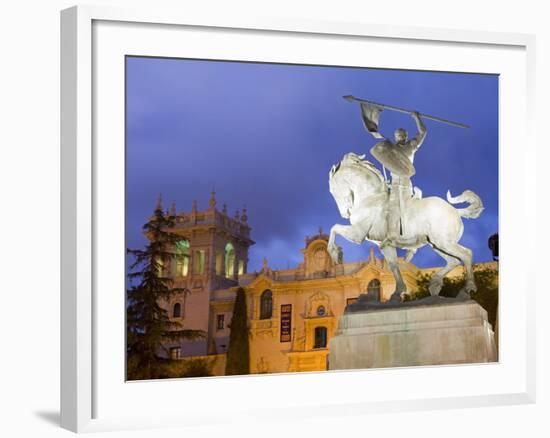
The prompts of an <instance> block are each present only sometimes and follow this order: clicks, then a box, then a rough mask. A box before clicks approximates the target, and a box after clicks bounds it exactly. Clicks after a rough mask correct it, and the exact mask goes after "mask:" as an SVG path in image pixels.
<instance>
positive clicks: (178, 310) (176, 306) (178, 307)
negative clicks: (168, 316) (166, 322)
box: [172, 303, 181, 318]
mask: <svg viewBox="0 0 550 438" xmlns="http://www.w3.org/2000/svg"><path fill="white" fill-rule="evenodd" d="M172 316H173V317H174V318H181V304H180V303H176V304H174V308H173V309H172Z"/></svg>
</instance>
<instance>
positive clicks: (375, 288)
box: [367, 278, 380, 301]
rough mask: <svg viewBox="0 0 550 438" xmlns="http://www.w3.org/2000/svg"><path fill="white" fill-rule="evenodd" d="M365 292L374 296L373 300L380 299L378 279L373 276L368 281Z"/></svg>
mask: <svg viewBox="0 0 550 438" xmlns="http://www.w3.org/2000/svg"><path fill="white" fill-rule="evenodd" d="M367 294H368V295H370V296H371V297H374V299H375V300H377V301H380V280H378V279H376V278H375V279H374V280H371V281H370V282H369V285H368V286H367Z"/></svg>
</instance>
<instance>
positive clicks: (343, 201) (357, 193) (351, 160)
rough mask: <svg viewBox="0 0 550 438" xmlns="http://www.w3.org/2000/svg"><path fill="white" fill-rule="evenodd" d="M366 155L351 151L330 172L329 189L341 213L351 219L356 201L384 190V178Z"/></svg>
mask: <svg viewBox="0 0 550 438" xmlns="http://www.w3.org/2000/svg"><path fill="white" fill-rule="evenodd" d="M364 158H365V156H364V155H357V154H355V153H353V152H350V153H348V154H346V155H344V158H343V159H342V161H340V162H339V163H338V164H335V165H334V166H332V168H331V169H330V172H329V189H330V193H331V194H332V196H333V197H334V200H335V201H336V205H337V206H338V210H339V211H340V215H341V216H342V217H343V218H345V219H349V218H350V216H351V214H352V209H353V207H354V205H355V204H356V202H360V201H362V200H364V199H366V198H367V197H369V196H372V195H375V194H379V193H381V192H382V191H383V190H384V178H383V177H382V174H381V173H380V171H379V170H378V169H377V168H376V167H375V166H374V164H372V163H370V162H369V161H367V160H364Z"/></svg>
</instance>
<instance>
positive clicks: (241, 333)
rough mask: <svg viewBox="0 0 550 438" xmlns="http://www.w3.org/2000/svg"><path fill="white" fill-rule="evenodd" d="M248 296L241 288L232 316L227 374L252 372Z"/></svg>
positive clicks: (226, 366) (226, 365)
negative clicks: (247, 315) (247, 307)
mask: <svg viewBox="0 0 550 438" xmlns="http://www.w3.org/2000/svg"><path fill="white" fill-rule="evenodd" d="M246 314H247V312H246V297H245V294H244V289H243V288H239V290H238V291H237V297H236V298H235V306H234V307H233V316H232V318H231V326H230V327H231V332H230V334H229V347H228V348H227V362H226V364H225V375H226V376H234V375H240V374H250V347H249V343H248V324H247V317H246Z"/></svg>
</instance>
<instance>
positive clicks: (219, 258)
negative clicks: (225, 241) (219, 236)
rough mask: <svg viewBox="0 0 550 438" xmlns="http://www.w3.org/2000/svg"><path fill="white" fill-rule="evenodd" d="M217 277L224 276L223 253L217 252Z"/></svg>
mask: <svg viewBox="0 0 550 438" xmlns="http://www.w3.org/2000/svg"><path fill="white" fill-rule="evenodd" d="M216 275H223V253H222V252H221V251H216Z"/></svg>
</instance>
